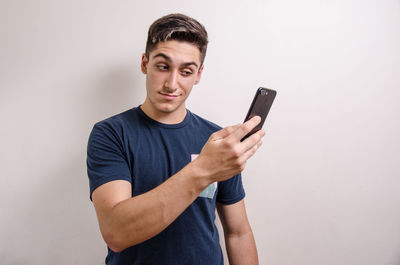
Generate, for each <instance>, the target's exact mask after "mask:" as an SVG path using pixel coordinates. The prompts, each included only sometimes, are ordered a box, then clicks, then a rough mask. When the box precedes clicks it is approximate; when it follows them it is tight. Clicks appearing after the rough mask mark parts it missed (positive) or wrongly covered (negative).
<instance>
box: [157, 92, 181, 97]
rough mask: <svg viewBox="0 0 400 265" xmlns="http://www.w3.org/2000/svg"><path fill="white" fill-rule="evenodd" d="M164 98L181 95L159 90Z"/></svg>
mask: <svg viewBox="0 0 400 265" xmlns="http://www.w3.org/2000/svg"><path fill="white" fill-rule="evenodd" d="M159 93H160V94H161V95H162V96H163V97H164V98H167V99H174V98H177V97H178V96H179V95H177V94H169V93H164V92H159Z"/></svg>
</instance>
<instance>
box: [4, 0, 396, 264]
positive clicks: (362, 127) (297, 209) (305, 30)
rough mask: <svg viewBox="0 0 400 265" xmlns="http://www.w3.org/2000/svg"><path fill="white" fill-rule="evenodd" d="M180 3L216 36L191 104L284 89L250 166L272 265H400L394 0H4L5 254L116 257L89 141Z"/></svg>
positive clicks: (215, 117)
mask: <svg viewBox="0 0 400 265" xmlns="http://www.w3.org/2000/svg"><path fill="white" fill-rule="evenodd" d="M171 12H182V13H185V14H187V15H190V16H193V17H195V18H196V19H198V20H199V21H201V22H202V23H203V24H204V25H205V26H206V28H207V30H208V32H209V36H210V45H209V49H208V54H207V58H206V62H205V70H204V74H203V79H202V81H201V82H200V84H199V85H198V86H196V87H195V88H194V90H193V92H192V94H191V97H190V99H189V101H188V108H189V109H190V110H191V111H193V112H195V113H197V114H199V115H201V116H203V117H205V118H207V119H209V120H212V121H214V122H216V123H218V124H220V125H221V126H227V125H231V124H236V123H240V122H242V120H243V118H244V116H245V114H246V112H247V109H248V106H249V104H250V102H251V99H252V97H253V94H254V92H255V90H256V88H257V87H259V86H265V87H270V88H274V89H276V90H277V91H278V96H277V98H276V100H275V103H274V105H273V107H272V109H271V112H270V115H269V117H268V120H267V122H266V127H265V128H266V130H267V136H266V137H265V139H264V145H263V147H262V148H261V149H260V150H259V152H258V153H257V154H256V155H255V156H254V157H253V158H252V159H251V160H250V161H249V162H248V164H247V168H246V169H245V171H244V174H243V175H244V176H243V178H244V185H245V188H246V192H247V197H246V205H247V209H248V215H249V218H250V221H251V224H252V227H253V230H254V234H255V236H256V242H257V246H258V251H259V258H260V264H274V265H310V264H315V265H317V264H324V265H396V264H400V166H399V164H400V163H399V162H400V159H399V152H400V140H399V136H400V106H399V99H400V48H399V47H400V2H399V1H398V0H383V1H382V0H380V1H379V0H365V1H361V0H336V1H317V0H315V1H313V0H305V1H296V0H271V1H237V2H235V1H177V0H171V1H151V0H149V1H140V2H139V1H123V0H113V1H104V0H83V1H82V0H79V1H78V0H70V1H60V0H42V1H39V0H36V1H33V0H32V1H30V0H25V1H21V0H9V1H7V0H1V2H0V89H1V90H0V121H1V125H0V132H1V137H0V146H1V153H0V154H1V157H0V163H1V164H0V168H1V177H0V209H1V214H0V215H1V216H0V263H1V264H6V265H9V264H10V265H11V264H12V265H20V264H21V265H22V264H30V265H43V264H58V265H63V264H69V265H70V264H103V263H104V258H105V255H106V248H105V244H104V243H103V241H102V239H101V235H100V233H99V230H98V226H97V220H96V216H95V212H94V209H93V207H92V204H91V202H90V200H89V188H88V179H87V176H86V164H85V163H86V161H85V159H86V144H87V139H88V136H89V133H90V131H91V129H92V126H93V124H94V123H95V122H97V121H99V120H102V119H104V118H107V117H109V116H111V115H114V114H117V113H120V112H122V111H124V110H126V109H129V108H131V107H134V106H137V105H139V104H140V103H142V101H143V100H144V96H145V94H144V80H145V79H144V76H143V75H142V74H141V73H140V58H141V54H142V52H143V50H144V46H145V40H146V34H147V29H148V27H149V25H150V24H151V23H152V22H153V21H154V20H155V19H157V18H158V17H160V16H162V15H165V14H168V13H171Z"/></svg>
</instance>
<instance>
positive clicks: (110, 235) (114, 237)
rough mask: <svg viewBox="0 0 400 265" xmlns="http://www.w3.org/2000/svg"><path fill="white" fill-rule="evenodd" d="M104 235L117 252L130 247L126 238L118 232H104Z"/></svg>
mask: <svg viewBox="0 0 400 265" xmlns="http://www.w3.org/2000/svg"><path fill="white" fill-rule="evenodd" d="M102 236H103V239H104V242H105V243H106V244H107V246H108V247H109V248H110V249H111V250H112V251H113V252H115V253H118V252H121V251H123V250H125V249H126V248H128V246H127V244H126V242H125V240H124V239H123V238H122V236H120V235H118V233H115V232H105V233H102Z"/></svg>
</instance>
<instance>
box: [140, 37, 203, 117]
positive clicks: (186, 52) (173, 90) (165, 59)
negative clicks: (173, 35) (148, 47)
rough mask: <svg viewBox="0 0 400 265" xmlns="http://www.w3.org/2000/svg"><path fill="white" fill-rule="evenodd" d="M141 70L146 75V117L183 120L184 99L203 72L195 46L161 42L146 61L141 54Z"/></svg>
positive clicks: (184, 43)
mask: <svg viewBox="0 0 400 265" xmlns="http://www.w3.org/2000/svg"><path fill="white" fill-rule="evenodd" d="M141 67H142V72H143V73H144V74H146V90H147V97H146V100H145V102H144V103H143V105H142V108H143V110H144V111H145V112H146V114H148V115H150V116H152V118H157V117H165V116H169V117H176V118H177V119H178V120H179V119H181V118H183V117H184V116H185V115H186V106H185V100H186V98H187V97H188V96H189V94H190V91H191V90H192V87H193V85H194V84H197V83H198V82H199V81H200V77H201V73H202V70H203V66H202V65H201V63H200V51H199V49H198V48H197V46H195V45H193V44H191V43H188V42H178V41H175V40H171V41H166V42H160V43H158V44H157V46H156V48H155V49H154V50H153V51H152V52H151V53H150V54H149V58H147V57H146V55H145V54H143V56H142V65H141Z"/></svg>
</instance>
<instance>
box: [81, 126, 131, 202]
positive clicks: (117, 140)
mask: <svg viewBox="0 0 400 265" xmlns="http://www.w3.org/2000/svg"><path fill="white" fill-rule="evenodd" d="M86 162H87V173H88V177H89V187H90V199H92V193H93V191H94V190H95V189H96V188H98V187H99V186H101V185H103V184H105V183H107V182H110V181H113V180H127V181H129V182H132V178H131V173H130V170H129V165H128V163H127V159H126V155H125V153H124V148H123V143H122V140H121V137H120V136H119V135H118V133H117V132H116V131H115V130H114V129H113V128H112V127H110V126H104V125H99V124H96V125H95V126H94V127H93V129H92V132H91V134H90V136H89V141H88V146H87V161H86Z"/></svg>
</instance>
